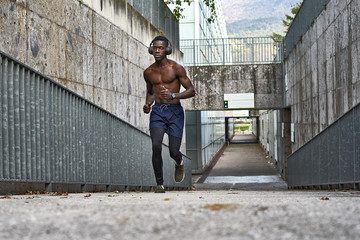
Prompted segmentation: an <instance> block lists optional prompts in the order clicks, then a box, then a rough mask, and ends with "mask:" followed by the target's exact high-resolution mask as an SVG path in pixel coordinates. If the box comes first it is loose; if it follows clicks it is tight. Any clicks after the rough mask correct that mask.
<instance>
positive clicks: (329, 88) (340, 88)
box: [285, 0, 360, 151]
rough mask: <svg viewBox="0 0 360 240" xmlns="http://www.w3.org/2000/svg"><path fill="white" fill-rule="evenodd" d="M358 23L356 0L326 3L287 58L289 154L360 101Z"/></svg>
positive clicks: (358, 7)
mask: <svg viewBox="0 0 360 240" xmlns="http://www.w3.org/2000/svg"><path fill="white" fill-rule="evenodd" d="M359 20H360V1H359V0H346V1H345V0H331V1H330V2H329V3H328V4H327V5H326V6H324V9H323V11H322V12H321V13H320V15H319V16H318V17H317V18H316V19H315V20H314V21H313V24H312V25H311V26H310V28H309V30H308V31H307V32H306V33H305V34H304V35H303V36H302V39H301V41H300V42H299V43H298V44H297V45H296V47H295V49H293V51H292V52H291V53H290V55H289V57H288V58H287V59H286V61H285V69H286V70H285V72H286V74H285V79H286V85H287V87H286V90H287V91H286V102H287V103H286V104H287V106H288V107H290V108H291V122H292V123H294V124H295V142H294V143H293V144H292V151H295V150H297V149H298V148H299V147H301V146H302V145H303V144H304V143H306V142H308V141H309V140H310V139H312V138H313V137H314V136H316V135H317V134H318V133H319V132H321V131H322V130H324V129H325V128H326V127H327V126H329V125H330V124H332V123H333V122H334V121H335V120H336V119H338V118H339V117H340V116H342V115H343V114H344V113H345V112H347V111H348V110H349V109H351V108H352V107H354V106H355V105H356V104H358V103H359V102H360V67H359V66H360V58H359V56H360V38H359V37H360V31H359V26H360V21H359Z"/></svg>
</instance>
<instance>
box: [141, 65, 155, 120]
mask: <svg viewBox="0 0 360 240" xmlns="http://www.w3.org/2000/svg"><path fill="white" fill-rule="evenodd" d="M148 74H149V73H148V69H146V70H145V71H144V79H145V82H146V102H145V105H144V107H143V111H144V113H149V112H150V110H151V105H152V103H153V102H154V100H155V96H154V91H153V86H152V84H151V82H150V80H149V78H148Z"/></svg>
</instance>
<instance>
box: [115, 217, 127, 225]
mask: <svg viewBox="0 0 360 240" xmlns="http://www.w3.org/2000/svg"><path fill="white" fill-rule="evenodd" d="M127 221H129V218H128V217H122V218H120V219H118V220H117V221H116V222H117V224H124V223H126V222H127Z"/></svg>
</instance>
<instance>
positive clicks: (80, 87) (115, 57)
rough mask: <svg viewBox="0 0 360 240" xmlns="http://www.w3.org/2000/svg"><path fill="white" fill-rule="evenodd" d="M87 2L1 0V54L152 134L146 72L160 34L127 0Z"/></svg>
mask: <svg viewBox="0 0 360 240" xmlns="http://www.w3.org/2000/svg"><path fill="white" fill-rule="evenodd" d="M83 2H84V4H81V3H80V1H77V0H17V1H14V0H1V5H0V50H1V51H3V52H5V53H7V54H9V55H11V56H12V57H15V58H16V59H18V60H20V61H22V62H24V63H25V64H27V65H29V66H30V67H32V68H34V69H35V70H37V71H39V72H41V73H43V74H45V75H47V76H48V77H50V78H51V79H53V80H55V81H57V82H59V83H60V84H62V85H65V86H66V87H67V88H69V89H70V90H72V91H74V92H76V93H77V94H79V95H81V96H83V97H85V98H86V99H88V100H90V101H92V102H94V103H95V104H97V105H99V106H100V107H102V108H104V109H106V110H107V111H109V112H111V113H113V114H115V115H116V116H118V117H120V118H122V119H123V120H125V121H127V122H129V123H130V124H132V125H134V126H136V127H137V128H140V129H141V130H143V131H145V132H148V119H149V117H148V116H147V115H146V116H145V114H144V113H143V112H142V106H143V104H144V103H145V82H144V80H143V71H144V69H145V68H146V67H147V66H149V65H150V64H151V63H152V62H153V58H152V56H150V55H149V54H148V53H147V47H148V45H149V43H150V41H151V40H152V39H153V37H155V36H156V35H158V34H159V32H158V30H157V29H156V28H155V27H153V26H152V25H151V24H150V23H149V22H148V21H147V20H145V18H144V17H142V16H141V15H140V14H139V13H138V12H137V11H136V10H135V9H134V8H133V7H132V6H131V5H129V4H128V3H127V2H126V0H104V1H98V0H84V1H83ZM101 2H102V5H101ZM165 21H166V19H165ZM173 52H174V54H173V55H171V58H172V59H175V60H177V61H181V59H182V53H181V52H180V51H178V50H177V49H174V51H173Z"/></svg>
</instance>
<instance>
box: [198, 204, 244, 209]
mask: <svg viewBox="0 0 360 240" xmlns="http://www.w3.org/2000/svg"><path fill="white" fill-rule="evenodd" d="M238 207H240V205H239V204H232V203H224V204H222V203H215V204H206V205H205V206H204V207H203V208H205V209H209V210H211V211H219V210H227V211H235V210H236V209H237V208H238Z"/></svg>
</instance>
